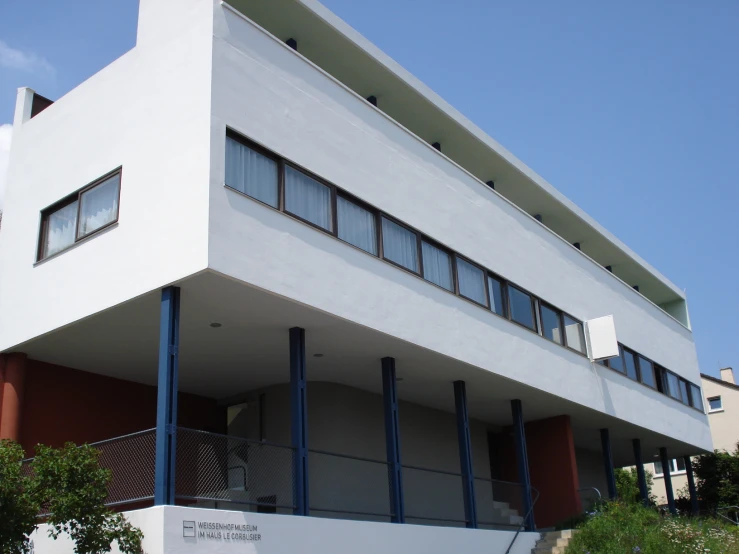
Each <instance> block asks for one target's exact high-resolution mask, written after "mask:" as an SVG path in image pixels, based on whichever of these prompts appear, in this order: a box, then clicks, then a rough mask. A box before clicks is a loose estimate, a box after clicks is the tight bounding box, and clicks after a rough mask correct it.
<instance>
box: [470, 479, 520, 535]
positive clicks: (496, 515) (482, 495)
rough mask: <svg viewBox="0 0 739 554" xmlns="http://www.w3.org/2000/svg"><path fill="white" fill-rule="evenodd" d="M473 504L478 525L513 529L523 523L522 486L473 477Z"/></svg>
mask: <svg viewBox="0 0 739 554" xmlns="http://www.w3.org/2000/svg"><path fill="white" fill-rule="evenodd" d="M475 506H476V508H477V523H478V525H479V526H480V527H482V528H486V529H509V530H510V529H515V528H517V527H518V526H519V525H521V524H522V523H523V486H522V485H521V484H520V483H511V482H508V481H498V480H496V479H486V478H483V477H475Z"/></svg>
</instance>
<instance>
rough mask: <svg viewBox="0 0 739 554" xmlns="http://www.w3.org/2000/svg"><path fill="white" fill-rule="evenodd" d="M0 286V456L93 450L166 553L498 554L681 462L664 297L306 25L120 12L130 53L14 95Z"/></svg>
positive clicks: (637, 262)
mask: <svg viewBox="0 0 739 554" xmlns="http://www.w3.org/2000/svg"><path fill="white" fill-rule="evenodd" d="M0 267H1V268H2V269H1V270H0V314H2V316H1V319H0V352H3V354H2V358H1V359H2V362H0V363H2V366H3V369H2V375H3V389H2V391H3V393H2V411H1V413H2V416H1V419H0V433H1V434H2V436H3V437H8V438H14V439H16V440H19V441H20V442H21V444H22V445H23V446H24V447H25V448H26V450H27V452H28V453H29V455H32V451H33V447H34V445H35V444H37V443H45V444H52V445H57V444H61V443H62V442H64V441H67V440H72V441H76V442H98V441H107V440H108V439H115V440H112V441H109V442H105V443H103V444H101V445H100V448H101V451H103V463H106V464H110V465H111V467H113V469H114V475H115V476H114V484H113V487H112V492H111V502H115V503H116V504H118V505H120V507H121V509H127V510H131V513H132V514H136V515H133V516H132V517H134V518H136V521H138V522H141V524H142V525H143V526H144V527H146V529H152V528H160V529H165V530H167V531H166V532H167V533H170V534H169V535H167V537H169V538H167V539H166V540H172V541H175V540H176V541H183V540H185V539H187V540H189V539H191V538H192V539H193V540H192V541H190V542H187V541H185V542H186V543H187V544H186V545H185V543H183V544H182V545H179V546H177V548H182V550H181V551H186V548H191V549H193V550H192V551H193V552H194V551H200V550H198V548H201V547H202V548H206V546H207V544H211V543H208V542H207V541H208V540H211V539H209V538H208V537H207V536H202V537H201V536H200V535H199V533H200V531H199V530H198V529H199V527H198V526H197V525H195V527H194V529H195V530H196V531H195V533H196V534H195V536H194V537H190V536H189V533H190V532H191V531H192V529H193V527H191V526H190V522H201V523H202V522H205V523H208V525H210V523H213V522H214V521H215V522H218V521H226V520H223V519H221V520H219V519H217V518H230V519H228V525H231V524H234V525H242V524H243V525H247V526H248V525H257V524H256V523H254V522H257V521H258V522H259V525H267V526H269V528H270V529H271V531H270V533H268V536H267V535H265V536H264V537H263V538H262V543H261V544H262V548H264V549H265V550H264V551H265V552H278V551H281V550H279V549H280V548H287V546H286V543H284V538H278V535H280V534H281V532H280V529H281V528H282V527H281V525H283V526H284V529H286V530H287V529H292V530H295V529H299V531H296V532H300V533H303V536H304V537H306V540H312V539H308V537H316V540H320V537H321V536H324V534H325V533H326V532H329V531H328V530H331V529H333V530H334V531H331V532H334V533H335V536H336V537H345V536H353V537H361V536H366V537H368V538H367V539H366V540H365V541H364V543H363V544H362V546H361V547H358V546H357V545H354V546H353V548H360V549H358V550H355V551H357V552H359V551H361V548H366V549H368V550H367V551H371V549H372V548H378V547H379V546H378V543H377V542H376V541H377V540H380V541H384V542H382V548H385V549H387V550H388V551H396V550H397V551H399V552H400V551H408V550H407V547H408V545H409V544H413V545H415V547H416V548H421V546H422V545H427V546H428V548H427V550H429V551H449V549H448V548H447V550H444V548H446V547H445V546H444V545H448V544H459V541H460V540H463V541H466V543H465V544H468V545H469V549H468V550H469V551H470V552H476V551H478V550H479V551H483V550H484V551H486V552H487V551H489V548H490V545H491V544H493V543H495V544H501V545H507V544H509V543H510V541H511V540H512V538H513V536H514V535H515V532H516V530H517V529H518V528H519V526H523V527H524V528H525V529H526V531H525V532H524V533H523V534H522V535H521V537H519V538H518V539H517V540H518V542H517V543H516V544H515V545H514V550H512V551H521V552H524V551H526V550H525V548H526V547H528V548H530V547H531V544H533V543H532V542H531V541H533V540H535V537H536V534H535V533H534V532H533V531H534V530H535V529H536V528H546V527H550V526H553V525H555V524H556V523H557V522H558V521H561V520H564V519H566V518H568V517H570V516H572V515H573V514H576V513H578V512H579V511H580V510H581V509H582V505H583V501H584V498H585V497H586V496H587V495H589V494H594V492H593V490H592V489H593V488H596V489H598V490H599V491H603V494H604V495H605V494H611V495H613V494H615V490H614V489H615V484H614V480H613V475H612V468H613V466H614V465H615V466H623V465H631V464H633V463H634V460H635V458H634V456H635V453H636V455H637V460H638V459H640V457H642V456H643V457H644V459H645V460H647V461H649V460H650V459H651V457H652V455H653V454H654V453H657V452H661V453H662V454H663V455H665V456H669V457H682V456H689V455H694V454H698V453H701V452H705V451H708V450H711V448H712V444H711V436H710V430H709V426H708V422H707V418H706V415H705V413H704V411H703V408H702V403H701V401H700V398H701V391H700V377H699V369H698V362H697V356H696V351H695V345H694V342H693V337H692V332H691V329H690V321H689V318H688V310H687V303H686V298H685V295H684V293H683V292H682V291H681V290H680V289H679V288H678V287H677V286H675V285H674V284H673V283H671V282H670V281H669V280H667V279H666V278H665V277H664V276H662V275H661V274H660V273H659V272H658V271H657V270H655V269H654V268H652V267H651V266H650V265H649V264H648V263H647V262H645V261H644V260H642V259H641V258H640V257H639V256H637V255H636V254H635V253H634V252H633V251H631V250H630V249H629V248H628V247H627V246H625V245H624V244H623V243H621V242H620V241H619V240H618V239H616V238H615V237H613V236H612V235H611V234H610V233H609V232H608V231H606V230H605V229H604V228H603V227H602V226H601V225H599V224H598V223H597V222H596V221H594V220H593V219H592V218H591V217H589V216H588V215H587V214H585V213H584V212H583V211H582V210H580V209H579V208H578V207H577V206H575V205H574V204H573V203H572V202H571V201H569V200H568V199H567V198H565V197H564V196H562V195H561V194H560V193H559V192H558V191H557V190H556V189H554V188H553V187H552V186H551V185H550V184H548V183H547V182H546V181H544V180H543V179H542V178H541V177H539V176H538V175H536V174H535V173H534V172H533V171H532V170H531V169H529V168H528V167H526V166H525V165H524V164H523V163H522V162H521V161H519V160H518V159H516V158H515V157H514V156H513V155H512V154H511V153H509V152H508V151H506V150H505V149H504V148H503V147H502V146H500V145H499V144H498V143H496V142H495V141H494V140H493V139H491V138H490V137H489V136H487V135H486V134H484V133H483V132H482V131H481V130H480V129H478V128H477V127H475V126H474V125H473V124H472V123H471V122H470V121H468V120H467V119H465V118H464V117H463V116H462V115H461V114H460V113H459V112H457V111H456V110H454V109H453V108H452V107H451V106H449V105H448V104H447V103H445V102H444V101H443V100H442V99H441V98H439V97H438V96H437V95H436V94H434V93H433V92H432V91H430V90H429V89H428V88H427V87H425V86H424V85H423V84H422V83H420V82H419V81H418V80H417V79H415V78H414V77H413V76H412V75H410V74H409V73H408V72H406V71H405V70H404V69H402V68H401V67H400V66H398V65H397V64H396V63H395V62H393V61H392V60H391V59H390V58H389V57H388V56H386V55H385V54H383V53H382V52H380V51H379V50H378V49H377V48H376V47H374V46H373V45H372V44H370V43H369V42H368V41H367V40H366V39H364V38H363V37H361V36H360V35H358V34H357V33H356V32H355V31H354V30H352V29H351V28H350V27H349V26H347V25H346V24H345V23H343V22H342V21H341V20H339V19H338V18H337V17H336V16H334V15H333V14H331V13H330V12H328V11H327V10H326V9H325V8H324V7H323V6H321V5H320V4H318V3H317V2H314V1H312V0H300V1H298V0H276V1H270V2H254V1H250V0H229V1H228V2H221V1H218V0H213V1H211V2H203V1H202V0H177V1H174V0H141V2H140V14H139V23H138V35H137V43H136V46H135V48H133V49H132V50H131V51H129V52H127V53H126V54H125V55H123V56H122V57H121V58H119V59H117V60H115V61H114V62H113V63H111V64H110V65H109V66H108V67H106V68H105V69H103V70H102V71H100V72H99V73H97V74H96V75H94V76H92V77H91V78H90V79H88V80H87V81H85V82H84V83H82V84H80V85H79V86H78V87H77V88H75V89H74V90H72V91H71V92H69V93H68V94H67V95H65V96H64V97H62V98H60V99H57V100H56V101H54V102H51V101H50V100H47V99H45V98H43V97H42V96H40V95H38V94H36V93H35V92H34V91H31V90H29V89H21V90H20V91H19V94H18V102H17V108H16V115H15V121H14V127H13V140H12V150H11V157H10V164H9V175H8V190H7V195H6V203H5V214H4V218H3V222H2V230H1V231H0ZM604 316H612V320H613V322H614V329H615V334H616V336H617V339H618V344H617V345H616V343H615V342H613V343H612V346H613V347H614V348H615V350H614V352H616V353H617V354H618V355H615V356H612V357H610V358H609V359H606V360H598V361H594V360H593V359H592V358H593V357H592V353H593V349H592V346H593V344H591V338H592V337H591V336H590V335H591V333H590V328H589V327H588V325H587V322H588V321H592V320H595V319H597V318H601V317H604ZM121 437H122V438H121ZM639 467H641V464H639ZM152 504H155V505H156V506H157V507H156V508H150V507H148V506H150V505H152ZM175 504H178V505H180V507H177V508H175V507H171V506H173V505H175ZM182 506H185V507H182ZM532 506H533V508H532ZM137 509H138V511H136V510H137ZM188 513H189V514H196V515H192V516H186V515H182V517H181V514H188ZM275 513H276V514H277V515H275ZM142 514H150V517H149V516H146V517H144V516H143V515H142ZM203 514H205V515H203ZM213 514H225V515H213ZM288 514H296V515H288ZM304 516H316V517H304ZM187 517H190V519H187ZM147 518H148V519H147ZM178 518H179V519H178ZM208 518H211V519H208ZM213 518H215V519H213ZM234 518H236V519H234ZM244 518H246V519H244ZM180 520H182V521H181V522H180ZM347 520H352V521H347ZM234 521H236V522H237V523H234ZM239 521H240V522H241V523H238V522H239ZM153 522H154V523H153ZM173 522H174V523H173ZM178 522H180V523H178ZM209 522H210V523H209ZM391 523H396V524H397V523H405V524H406V525H390V524H391ZM424 524H425V525H424ZM208 525H206V528H209V527H208ZM214 525H215V523H214ZM327 525H328V526H329V527H326V526H327ZM152 526H153V527H152ZM453 527H463V528H464V527H469V528H477V529H478V530H476V531H475V530H470V529H453ZM245 529H248V528H245ZM238 532H241V531H238ZM246 532H247V533H254V534H259V533H257V532H254V531H246ZM224 533H225V531H224ZM155 534H157V533H156V532H155ZM165 534H166V533H165ZM270 537H271V538H270ZM369 537H372V538H369ZM391 537H392V540H391V539H390V538H391ZM160 538H161V537H160ZM201 539H202V541H205V542H202V541H201V543H198V541H199V540H201ZM147 540H149V539H147ZM151 540H153V539H151ZM157 540H158V539H157ZM212 540H213V541H216V540H217V539H216V538H213V539H212ZM341 540H343V539H341ZM341 540H340V539H339V538H337V539H336V545H334V544H333V543H332V546H331V547H330V548H336V549H337V552H338V551H346V548H347V547H348V546H347V543H342V542H341ZM347 540H349V539H347ZM270 541H272V542H271V543H270ZM280 541H283V542H280ZM449 541H451V542H449ZM386 543H387V544H386ZM213 544H215V543H213ZM324 546H325V545H324ZM148 548H151V549H152V551H157V549H158V548H160V547H159V546H155V545H153V543H149V545H148V546H147V549H148ZM403 548H405V550H403ZM440 549H441V550H440ZM516 549H522V550H516ZM147 551H148V550H147ZM260 551H261V550H260ZM323 551H324V552H328V551H330V550H325V549H324V550H323Z"/></svg>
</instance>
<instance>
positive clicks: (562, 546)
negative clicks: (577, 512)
mask: <svg viewBox="0 0 739 554" xmlns="http://www.w3.org/2000/svg"><path fill="white" fill-rule="evenodd" d="M575 533H577V529H567V530H565V531H549V532H547V533H542V534H541V539H539V540H538V541H537V542H536V546H534V549H533V550H532V551H531V554H564V553H565V551H566V550H567V545H568V544H570V540H571V539H572V537H573V536H574V535H575Z"/></svg>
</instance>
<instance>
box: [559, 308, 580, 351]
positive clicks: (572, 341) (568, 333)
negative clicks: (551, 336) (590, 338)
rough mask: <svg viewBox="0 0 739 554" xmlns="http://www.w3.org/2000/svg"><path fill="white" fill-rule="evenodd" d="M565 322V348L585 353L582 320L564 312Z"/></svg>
mask: <svg viewBox="0 0 739 554" xmlns="http://www.w3.org/2000/svg"><path fill="white" fill-rule="evenodd" d="M563 319H564V322H565V340H566V341H567V348H571V349H572V350H577V351H578V352H580V353H582V354H585V332H584V331H583V328H582V322H580V321H578V320H576V319H574V318H572V317H570V316H568V315H567V314H564V316H563Z"/></svg>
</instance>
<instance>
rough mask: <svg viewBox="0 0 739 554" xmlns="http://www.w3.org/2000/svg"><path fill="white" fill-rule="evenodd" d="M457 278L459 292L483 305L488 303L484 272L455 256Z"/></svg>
mask: <svg viewBox="0 0 739 554" xmlns="http://www.w3.org/2000/svg"><path fill="white" fill-rule="evenodd" d="M457 279H458V281H459V294H461V295H462V296H464V297H465V298H469V299H470V300H474V301H475V302H477V303H478V304H482V305H483V306H487V305H488V301H487V293H486V291H485V272H484V271H483V270H482V269H480V268H479V267H477V266H476V265H472V264H471V263H469V262H467V261H465V260H463V259H462V258H459V257H457Z"/></svg>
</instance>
